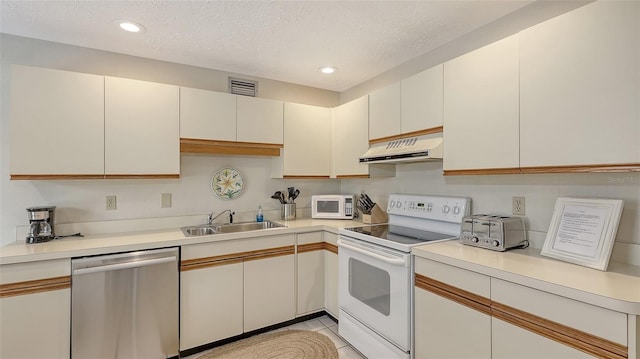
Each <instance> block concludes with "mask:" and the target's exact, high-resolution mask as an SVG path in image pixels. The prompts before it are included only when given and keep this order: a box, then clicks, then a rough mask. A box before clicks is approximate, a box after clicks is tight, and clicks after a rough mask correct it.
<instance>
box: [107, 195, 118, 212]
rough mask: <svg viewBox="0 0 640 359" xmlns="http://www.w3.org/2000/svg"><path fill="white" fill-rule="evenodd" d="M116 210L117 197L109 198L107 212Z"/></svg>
mask: <svg viewBox="0 0 640 359" xmlns="http://www.w3.org/2000/svg"><path fill="white" fill-rule="evenodd" d="M116 208H117V205H116V196H107V210H108V211H112V210H114V209H116Z"/></svg>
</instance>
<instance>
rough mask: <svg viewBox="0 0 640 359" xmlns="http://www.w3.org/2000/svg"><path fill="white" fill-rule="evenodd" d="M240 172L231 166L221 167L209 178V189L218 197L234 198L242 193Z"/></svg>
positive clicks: (242, 185) (242, 184)
mask: <svg viewBox="0 0 640 359" xmlns="http://www.w3.org/2000/svg"><path fill="white" fill-rule="evenodd" d="M243 187H244V180H243V178H242V174H241V173H240V172H239V171H238V170H236V169H233V168H222V169H220V170H218V172H216V173H215V174H214V175H213V178H212V179H211V190H212V191H213V194H215V195H216V196H217V197H218V198H220V199H225V200H229V199H234V198H236V197H238V196H240V194H241V193H242V189H243Z"/></svg>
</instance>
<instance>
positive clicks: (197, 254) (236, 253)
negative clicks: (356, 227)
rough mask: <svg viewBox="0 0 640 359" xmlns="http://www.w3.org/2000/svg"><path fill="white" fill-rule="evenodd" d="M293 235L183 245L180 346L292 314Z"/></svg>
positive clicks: (229, 334) (209, 340) (257, 326)
mask: <svg viewBox="0 0 640 359" xmlns="http://www.w3.org/2000/svg"><path fill="white" fill-rule="evenodd" d="M294 239H295V237H294V235H293V234H290V235H276V236H268V237H260V238H259V239H256V238H248V239H234V240H230V241H221V242H212V243H203V244H193V245H187V246H183V247H182V250H181V263H180V350H187V349H191V348H195V347H198V346H201V345H205V344H208V343H212V342H215V341H218V340H221V339H225V338H229V337H233V336H236V335H239V334H242V333H245V332H249V331H252V330H255V329H260V328H264V327H267V326H269V325H273V324H278V323H282V322H285V321H287V320H291V319H293V318H294V317H295V247H294Z"/></svg>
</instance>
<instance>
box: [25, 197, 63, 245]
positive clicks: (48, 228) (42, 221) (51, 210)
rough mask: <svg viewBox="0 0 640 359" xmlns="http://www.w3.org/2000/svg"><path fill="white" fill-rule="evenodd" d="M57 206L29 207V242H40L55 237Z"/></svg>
mask: <svg viewBox="0 0 640 359" xmlns="http://www.w3.org/2000/svg"><path fill="white" fill-rule="evenodd" d="M55 210H56V207H55V206H51V207H29V208H27V213H28V214H29V234H28V235H27V243H40V242H46V241H50V240H52V239H54V238H55V233H54V231H53V220H54V214H55Z"/></svg>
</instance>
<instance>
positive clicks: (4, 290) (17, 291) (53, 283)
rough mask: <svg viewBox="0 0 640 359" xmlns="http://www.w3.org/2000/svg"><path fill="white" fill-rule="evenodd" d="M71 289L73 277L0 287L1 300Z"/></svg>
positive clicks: (16, 283)
mask: <svg viewBox="0 0 640 359" xmlns="http://www.w3.org/2000/svg"><path fill="white" fill-rule="evenodd" d="M66 288H71V276H62V277H53V278H46V279H37V280H29V281H24V282H15V283H7V284H2V285H0V298H6V297H13V296H18V295H27V294H33V293H41V292H49V291H54V290H60V289H66Z"/></svg>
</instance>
